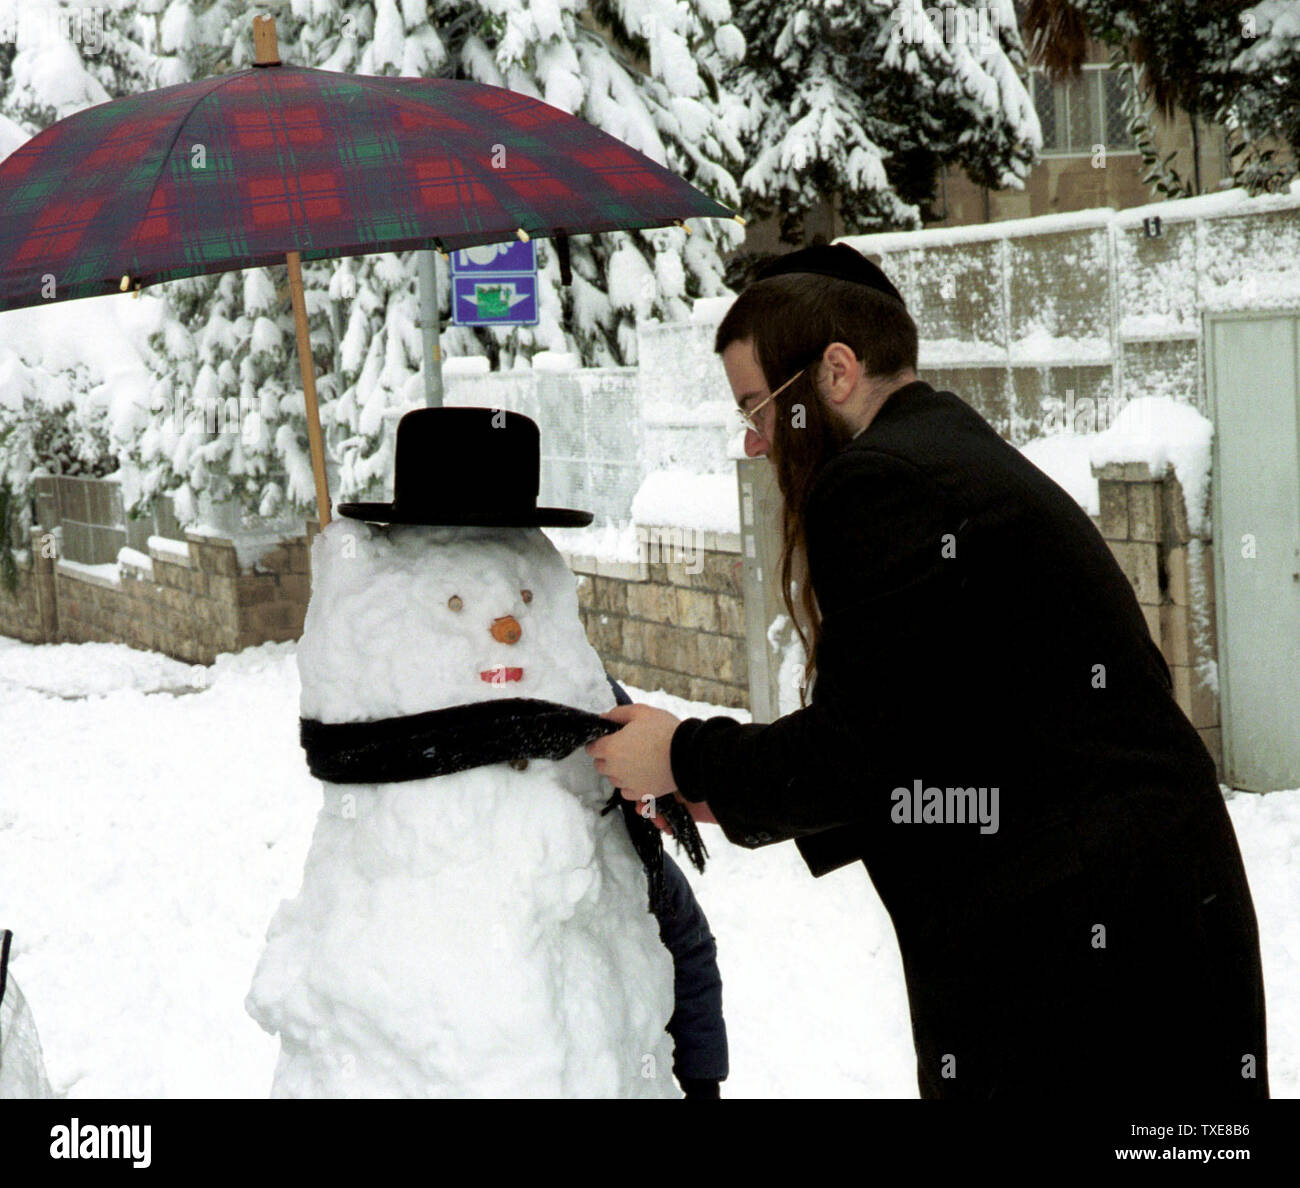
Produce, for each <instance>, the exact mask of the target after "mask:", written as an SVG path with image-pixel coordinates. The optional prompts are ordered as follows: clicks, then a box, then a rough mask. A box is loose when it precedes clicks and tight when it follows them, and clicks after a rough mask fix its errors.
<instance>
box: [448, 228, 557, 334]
mask: <svg viewBox="0 0 1300 1188" xmlns="http://www.w3.org/2000/svg"><path fill="white" fill-rule="evenodd" d="M451 319H452V322H453V323H455V324H456V325H457V326H536V325H537V251H536V245H535V244H534V243H533V241H532V240H529V241H528V242H527V243H521V242H519V241H518V240H513V241H511V242H510V243H489V244H483V245H481V246H479V247H472V248H462V249H461V250H459V251H455V252H452V254H451Z"/></svg>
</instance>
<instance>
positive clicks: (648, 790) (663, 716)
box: [587, 704, 681, 800]
mask: <svg viewBox="0 0 1300 1188" xmlns="http://www.w3.org/2000/svg"><path fill="white" fill-rule="evenodd" d="M601 717H602V718H608V719H609V720H610V721H611V722H621V723H623V729H622V730H619V731H617V732H616V733H614V734H607V735H605V737H604V738H598V739H596V740H595V741H594V742H589V743H588V744H587V754H588V755H590V756H591V757H592V759H593V760H594V761H595V766H596V770H597V771H598V772H599V773H600V774H601V775H603V776H604V777H605V778H606V779H608V780H609V781H610V783H612V784H613V785H614V787H616V788H618V789H620V790H621V791H622V793H623V796H624V797H625V798H626V799H628V800H640V799H641V797H643V796H647V795H649V796H667V795H668V794H669V793H670V792H675V791H676V790H677V786H676V784H675V783H674V782H673V768H672V762H671V760H670V748H671V746H672V740H673V731H675V730H676V729H677V727H678V726H680V725H681V719H680V718H675V717H674V716H673V715H672V714H670V713H669V712H668V711H667V710H661V709H655V708H654V706H650V705H639V704H638V705H616V706H615V707H614V708H613V709H612V710H607V711H606V712H605V713H603V714H601Z"/></svg>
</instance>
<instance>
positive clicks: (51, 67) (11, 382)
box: [0, 0, 193, 535]
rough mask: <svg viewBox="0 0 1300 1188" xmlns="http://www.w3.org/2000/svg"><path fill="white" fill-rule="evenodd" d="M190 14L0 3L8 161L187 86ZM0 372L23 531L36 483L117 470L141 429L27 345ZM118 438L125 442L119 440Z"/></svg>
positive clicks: (175, 6)
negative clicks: (155, 93) (108, 109)
mask: <svg viewBox="0 0 1300 1188" xmlns="http://www.w3.org/2000/svg"><path fill="white" fill-rule="evenodd" d="M187 12H188V9H187V8H186V7H185V5H184V4H183V3H178V2H177V0H172V2H171V3H170V4H169V3H168V0H109V2H108V3H105V4H99V5H94V6H89V5H82V4H79V3H74V2H65V0H0V157H4V156H7V155H8V154H9V153H10V152H12V151H13V150H14V149H16V148H17V147H18V146H19V145H20V144H21V143H23V142H24V141H25V140H26V139H28V138H29V137H31V136H33V135H35V134H36V133H38V132H40V131H42V130H43V129H44V128H46V127H47V126H49V125H50V124H51V123H53V122H55V121H56V120H59V119H62V118H64V117H66V116H69V115H72V114H73V113H74V112H77V111H80V110H81V109H83V108H85V107H88V106H92V105H94V104H97V103H103V102H106V101H108V100H110V99H114V98H118V97H120V96H123V95H128V94H133V93H136V92H139V91H142V90H146V89H148V88H150V87H157V86H166V85H169V84H170V83H173V82H178V81H182V80H184V79H185V78H187V77H189V75H190V73H191V71H192V69H193V63H192V62H191V61H190V60H189V59H188V58H187V56H186V54H185V52H184V50H185V41H184V39H183V38H178V37H177V36H176V30H177V29H181V28H184V27H185V26H186V24H187V21H188V19H189V18H186V17H185V13H187ZM178 14H179V15H178ZM63 308H66V307H61V310H60V312H62V309H63ZM73 316H74V317H75V315H73ZM0 371H3V372H4V374H5V392H4V393H3V394H0V401H3V408H0V437H3V438H4V440H5V442H6V443H7V444H6V445H5V446H4V447H3V448H0V484H7V485H8V487H9V489H10V490H11V492H12V494H13V514H14V518H15V520H16V521H17V522H18V523H19V526H20V527H26V524H27V521H28V519H29V517H30V506H31V480H32V478H33V477H34V476H35V475H37V474H40V473H55V474H88V475H103V474H105V473H108V472H110V471H113V470H115V469H116V468H117V464H118V462H120V461H121V460H122V458H123V457H124V456H125V455H126V454H128V453H129V452H130V450H131V448H133V447H132V443H131V441H130V438H131V435H132V433H133V432H134V430H135V428H136V427H137V426H138V425H140V424H141V418H139V417H135V418H133V417H131V416H126V417H123V418H122V419H121V421H117V420H116V419H115V418H113V417H112V416H111V415H110V414H111V411H112V410H111V409H110V407H109V404H108V403H106V402H105V400H104V397H105V395H106V394H105V392H104V391H103V390H102V388H101V381H102V377H100V376H97V375H92V374H91V372H90V371H89V370H88V369H87V368H85V367H82V366H75V365H67V364H66V361H64V362H61V363H60V364H58V365H56V366H51V365H49V364H48V363H47V361H46V360H45V359H43V358H41V357H40V355H39V351H38V350H36V349H35V348H33V347H32V345H31V344H30V343H28V342H26V341H22V340H21V339H17V338H16V339H14V340H12V341H10V342H6V343H3V344H0ZM110 427H111V428H112V429H113V430H115V431H119V432H116V433H115V434H114V436H113V437H111V438H110V435H109V430H110ZM0 535H3V530H2V526H0Z"/></svg>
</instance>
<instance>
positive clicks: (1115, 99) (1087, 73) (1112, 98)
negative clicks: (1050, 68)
mask: <svg viewBox="0 0 1300 1188" xmlns="http://www.w3.org/2000/svg"><path fill="white" fill-rule="evenodd" d="M1031 81H1032V83H1033V91H1032V94H1033V97H1034V107H1035V109H1036V110H1037V112H1038V122H1039V123H1040V124H1041V125H1042V127H1043V156H1045V157H1048V156H1057V157H1061V156H1086V155H1088V154H1091V153H1092V151H1093V149H1094V147H1095V146H1096V145H1099V144H1104V145H1105V146H1106V151H1107V152H1112V153H1131V152H1136V151H1137V148H1136V145H1134V143H1133V137H1132V136H1130V135H1129V132H1128V128H1127V123H1128V121H1127V120H1126V119H1125V117H1124V96H1125V93H1126V92H1125V86H1124V81H1123V77H1122V75H1121V73H1120V72H1119V71H1118V70H1111V69H1109V67H1107V66H1104V65H1092V66H1085V67H1084V68H1083V72H1082V74H1081V75H1080V76H1079V77H1078V78H1076V79H1073V80H1071V81H1070V82H1067V83H1058V84H1057V85H1056V86H1053V85H1052V84H1051V83H1050V82H1049V81H1048V79H1047V75H1046V74H1045V73H1044V72H1043V70H1042V69H1041V68H1039V67H1035V68H1034V69H1033V71H1032V74H1031Z"/></svg>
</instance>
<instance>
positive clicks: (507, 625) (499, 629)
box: [491, 615, 524, 644]
mask: <svg viewBox="0 0 1300 1188" xmlns="http://www.w3.org/2000/svg"><path fill="white" fill-rule="evenodd" d="M491 630H492V638H493V639H495V640H496V641H497V643H507V644H512V643H518V642H519V637H520V636H521V635H523V633H524V629H523V628H522V627H520V626H519V622H518V620H517V619H516V618H515V617H514V615H502V616H501V618H499V619H493V620H492V628H491Z"/></svg>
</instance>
